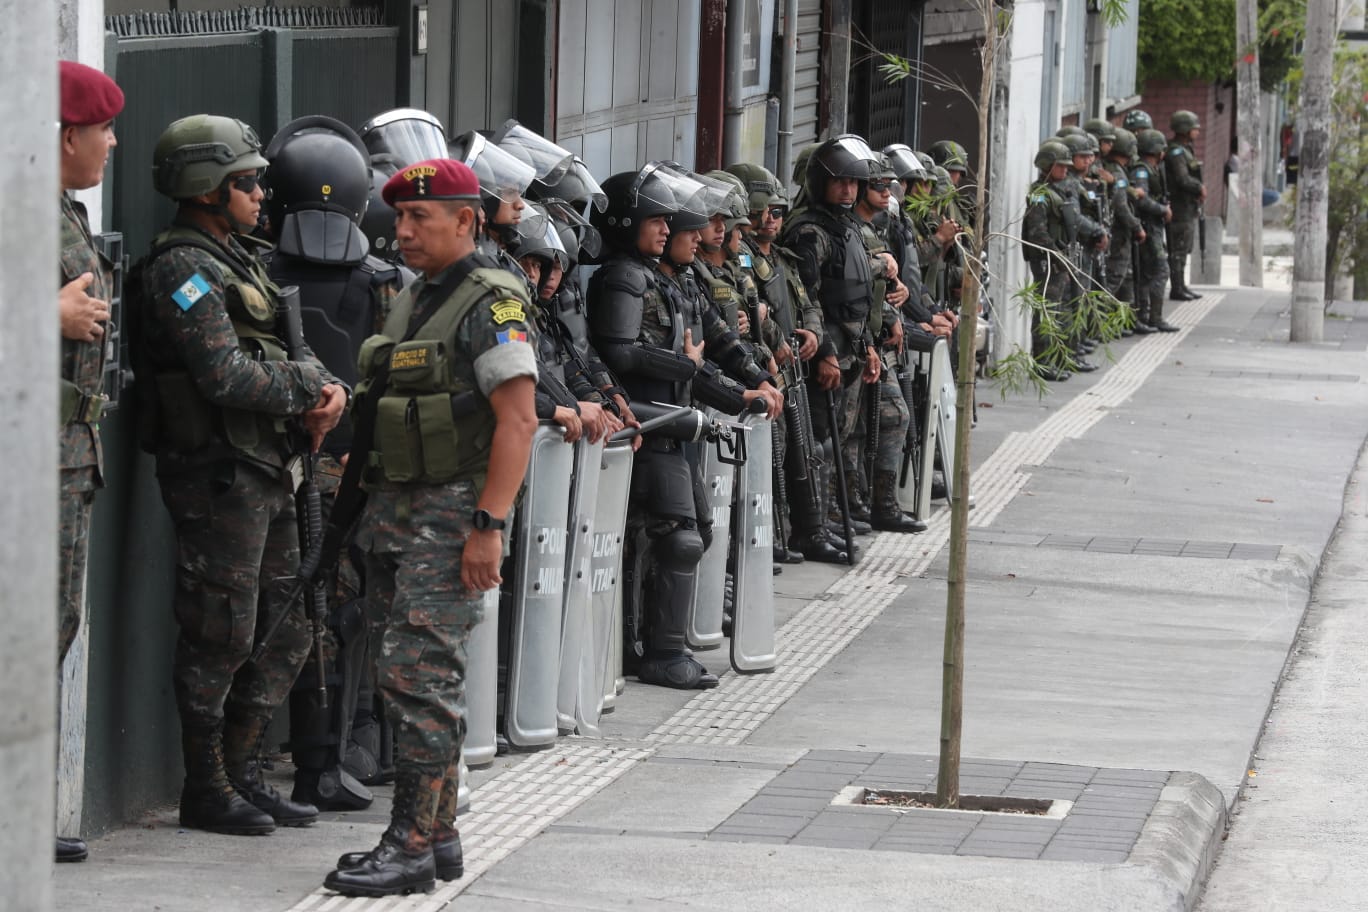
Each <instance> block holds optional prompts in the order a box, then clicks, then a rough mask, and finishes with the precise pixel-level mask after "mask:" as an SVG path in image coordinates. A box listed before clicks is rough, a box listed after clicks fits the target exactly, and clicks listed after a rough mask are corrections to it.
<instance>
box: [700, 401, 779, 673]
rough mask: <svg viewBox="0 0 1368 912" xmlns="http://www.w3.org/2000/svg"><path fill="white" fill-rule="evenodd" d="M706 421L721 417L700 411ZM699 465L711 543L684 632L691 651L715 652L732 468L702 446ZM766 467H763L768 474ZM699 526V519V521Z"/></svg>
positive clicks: (727, 546)
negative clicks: (706, 650)
mask: <svg viewBox="0 0 1368 912" xmlns="http://www.w3.org/2000/svg"><path fill="white" fill-rule="evenodd" d="M704 412H705V413H706V414H707V417H708V419H709V420H710V421H711V420H716V419H717V418H720V417H723V416H722V414H721V413H720V412H718V411H716V410H714V409H704ZM699 449H700V451H701V452H700V454H699V462H700V464H701V466H700V468H701V474H702V476H703V489H704V491H705V493H706V498H707V505H708V509H709V510H710V511H711V513H712V542H711V543H710V544H709V545H708V550H706V551H704V552H703V559H702V560H701V561H699V562H698V584H697V585H696V586H695V587H694V592H693V604H692V605H690V606H689V625H688V627H687V628H686V631H685V638H686V640H687V641H688V644H689V645H690V646H691V647H693V648H694V649H716V648H717V647H718V646H721V645H722V615H723V606H722V598H723V593H724V592H725V591H726V586H727V552H728V551H729V550H730V545H731V542H730V537H731V509H732V495H733V493H734V491H733V489H734V487H735V484H736V467H735V466H734V465H729V464H728V463H726V462H723V461H722V459H721V453H720V452H719V450H718V447H716V446H708V445H706V444H705V445H703V446H701V447H700V448H699ZM768 466H769V463H766V470H767V471H768ZM699 520H700V524H701V521H702V517H699Z"/></svg>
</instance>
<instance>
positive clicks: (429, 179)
mask: <svg viewBox="0 0 1368 912" xmlns="http://www.w3.org/2000/svg"><path fill="white" fill-rule="evenodd" d="M380 196H381V197H382V198H383V199H384V201H385V202H386V203H387V204H389V205H390V206H393V205H394V204H395V203H411V202H413V201H415V200H430V199H431V200H459V199H479V198H480V180H479V178H477V177H476V176H475V172H474V171H472V170H470V168H469V167H468V166H466V165H463V164H461V163H460V162H458V161H455V160H453V159H450V158H429V159H428V160H427V161H420V162H418V163H417V164H413V165H409V166H408V167H407V168H405V169H403V170H402V171H400V172H399V173H398V174H396V175H394V177H391V178H390V179H389V180H387V181H385V186H384V189H382V190H381V191H380Z"/></svg>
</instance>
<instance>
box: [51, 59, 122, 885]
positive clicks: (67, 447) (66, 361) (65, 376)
mask: <svg viewBox="0 0 1368 912" xmlns="http://www.w3.org/2000/svg"><path fill="white" fill-rule="evenodd" d="M59 69H60V75H61V121H62V123H61V133H60V150H61V159H60V163H59V172H60V173H59V177H60V179H61V183H62V196H61V207H62V215H61V243H62V257H61V280H60V283H59V284H60V285H61V291H60V292H59V293H58V295H57V307H58V311H59V312H60V315H61V328H62V355H61V365H62V373H61V395H60V399H59V401H60V406H61V420H62V429H61V432H60V434H59V435H58V441H59V449H60V451H61V466H62V468H61V485H60V488H59V490H60V496H61V517H60V521H59V524H58V552H57V553H58V577H57V666H58V669H59V670H60V668H61V664H62V662H63V661H64V660H65V659H66V655H67V652H68V651H69V650H70V649H71V644H72V643H73V642H75V640H76V634H77V633H78V632H79V631H80V629H81V614H82V611H83V609H84V605H85V569H86V556H87V554H88V551H89V546H90V511H91V505H92V504H93V503H94V500H95V492H96V491H97V490H98V489H99V488H101V487H102V486H103V484H104V478H103V469H102V463H103V459H102V453H101V450H100V430H99V424H98V422H99V420H100V412H101V409H102V408H103V406H104V402H105V394H104V373H105V356H106V351H105V349H106V343H105V329H106V325H107V322H108V320H109V301H110V298H111V296H112V295H113V293H114V290H115V289H114V274H113V264H111V263H110V262H109V260H108V259H106V258H105V256H104V255H103V254H101V253H100V251H99V250H98V249H97V248H96V246H95V239H94V237H92V235H91V233H90V222H89V220H88V219H87V218H86V210H85V206H84V205H82V204H81V203H79V202H77V201H76V199H75V198H74V197H73V196H72V195H71V192H72V191H73V190H89V189H90V188H91V187H96V186H99V183H100V181H101V180H103V179H104V169H105V164H106V162H108V160H109V152H110V150H111V149H113V148H114V147H115V146H116V145H118V141H117V140H116V139H115V138H114V118H115V117H116V116H118V114H119V112H120V111H122V110H123V105H124V95H123V91H122V90H120V89H119V87H118V86H117V85H116V84H115V83H114V80H112V79H110V78H109V77H108V76H106V75H105V74H104V73H101V72H100V71H99V70H97V69H94V68H93V67H88V66H86V65H85V64H81V63H73V62H72V61H70V60H63V61H62V62H61V64H60V65H59ZM87 854H88V853H87V849H86V844H85V842H84V841H82V840H80V839H77V838H74V837H72V838H67V837H62V836H58V837H57V843H56V859H57V861H62V862H69V861H85V859H86V855H87Z"/></svg>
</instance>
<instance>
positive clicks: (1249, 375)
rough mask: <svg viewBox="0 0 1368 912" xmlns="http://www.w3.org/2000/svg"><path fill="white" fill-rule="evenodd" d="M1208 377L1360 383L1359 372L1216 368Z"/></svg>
mask: <svg viewBox="0 0 1368 912" xmlns="http://www.w3.org/2000/svg"><path fill="white" fill-rule="evenodd" d="M1207 376H1208V377H1222V378H1225V379H1231V380H1233V379H1241V380H1310V381H1314V382H1317V383H1358V382H1359V380H1360V379H1362V378H1360V377H1359V375H1358V374H1298V373H1294V372H1291V371H1250V370H1214V371H1207Z"/></svg>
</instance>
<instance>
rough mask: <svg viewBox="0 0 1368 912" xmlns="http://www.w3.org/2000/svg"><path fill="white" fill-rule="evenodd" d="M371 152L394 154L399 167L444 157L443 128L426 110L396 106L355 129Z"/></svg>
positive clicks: (445, 143)
mask: <svg viewBox="0 0 1368 912" xmlns="http://www.w3.org/2000/svg"><path fill="white" fill-rule="evenodd" d="M357 132H358V133H359V134H360V135H361V141H362V142H364V143H365V144H366V149H367V151H369V152H370V154H371V155H389V156H393V159H394V161H395V162H396V163H397V164H398V166H399V167H400V168H407V167H408V166H409V165H412V164H415V163H417V162H420V161H427V160H429V159H433V158H446V157H447V140H446V130H444V129H442V123H441V121H439V120H438V119H437V118H435V117H433V116H432V115H431V114H429V113H428V112H427V111H420V110H419V109H417V108H395V109H394V110H392V111H386V112H385V113H383V114H377V115H376V116H374V117H372V118H371V119H370V120H368V121H366V122H365V123H364V124H362V125H361V129H360V130H358V131H357Z"/></svg>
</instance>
